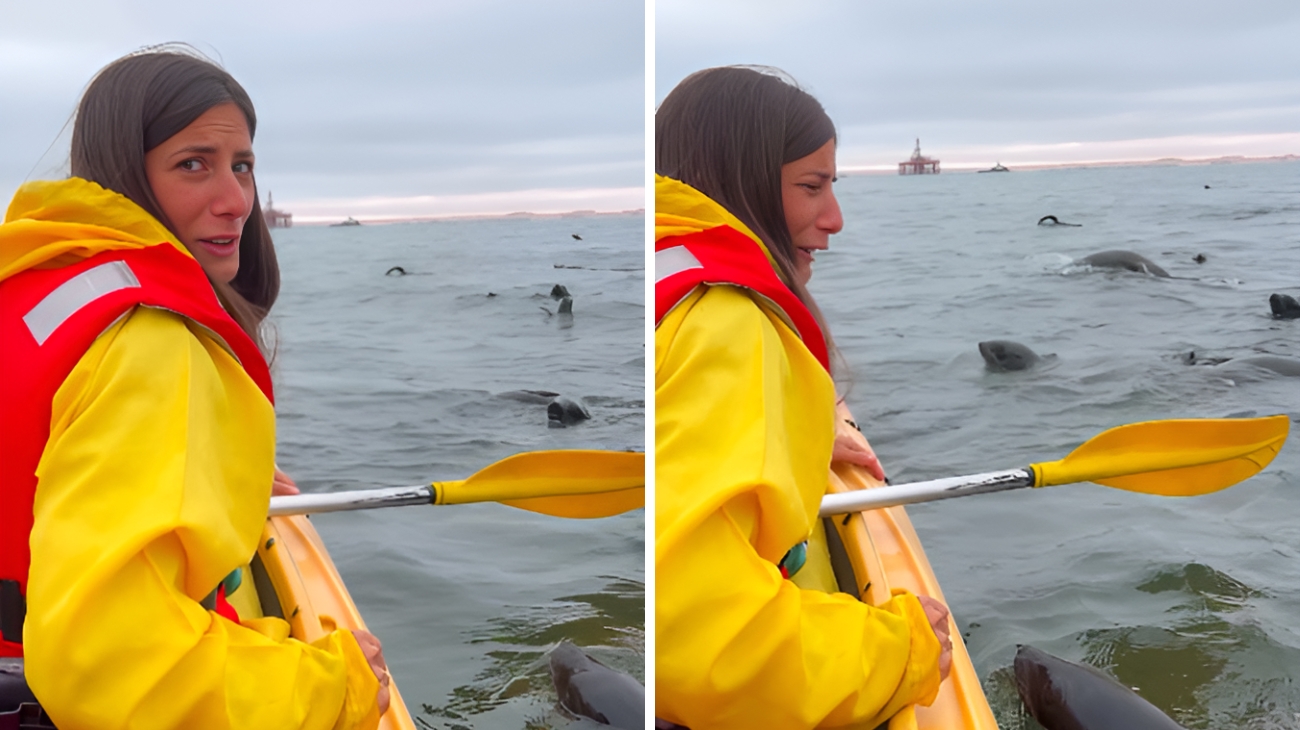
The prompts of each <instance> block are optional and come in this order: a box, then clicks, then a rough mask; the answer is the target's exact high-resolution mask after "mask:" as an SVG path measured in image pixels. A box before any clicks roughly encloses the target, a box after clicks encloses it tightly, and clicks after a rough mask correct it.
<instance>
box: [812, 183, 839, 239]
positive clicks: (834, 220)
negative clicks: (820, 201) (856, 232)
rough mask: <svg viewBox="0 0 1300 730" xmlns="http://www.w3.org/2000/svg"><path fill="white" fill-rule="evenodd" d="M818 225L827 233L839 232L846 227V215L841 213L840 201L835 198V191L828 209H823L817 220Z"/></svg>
mask: <svg viewBox="0 0 1300 730" xmlns="http://www.w3.org/2000/svg"><path fill="white" fill-rule="evenodd" d="M817 227H818V228H821V229H822V230H823V231H826V232H827V233H839V232H840V230H841V229H843V228H844V216H843V215H842V214H841V213H840V201H839V200H837V199H836V198H835V193H834V192H832V193H831V195H830V202H829V204H828V205H827V206H826V210H824V211H822V214H821V216H820V217H819V218H818V220H817Z"/></svg>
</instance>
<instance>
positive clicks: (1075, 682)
mask: <svg viewBox="0 0 1300 730" xmlns="http://www.w3.org/2000/svg"><path fill="white" fill-rule="evenodd" d="M1015 668H1016V690H1017V691H1018V692H1019V693H1020V701H1021V702H1024V703H1025V709H1027V710H1029V714H1030V715H1032V716H1033V718H1034V719H1035V720H1037V721H1038V724H1040V725H1042V726H1043V727H1044V728H1046V730H1186V729H1185V728H1184V727H1183V726H1182V725H1179V724H1178V723H1176V722H1174V721H1173V720H1172V719H1170V717H1169V716H1168V715H1166V714H1165V713H1163V712H1161V711H1160V710H1159V709H1158V708H1157V707H1156V706H1155V705H1153V704H1151V703H1150V702H1147V701H1146V700H1144V699H1142V697H1141V696H1139V695H1138V693H1136V692H1134V691H1133V690H1131V689H1129V688H1128V687H1125V686H1124V685H1122V684H1120V683H1119V682H1116V681H1115V680H1114V679H1111V678H1110V677H1109V676H1107V675H1106V674H1105V673H1103V672H1102V671H1100V670H1098V669H1095V668H1093V667H1090V666H1088V665H1086V664H1075V663H1074V662H1067V661H1065V660H1064V659H1060V658H1058V657H1054V656H1052V655H1051V654H1048V653H1047V652H1045V651H1039V650H1038V649H1035V648H1034V647H1032V646H1021V647H1020V648H1019V649H1018V650H1017V651H1016V663H1015Z"/></svg>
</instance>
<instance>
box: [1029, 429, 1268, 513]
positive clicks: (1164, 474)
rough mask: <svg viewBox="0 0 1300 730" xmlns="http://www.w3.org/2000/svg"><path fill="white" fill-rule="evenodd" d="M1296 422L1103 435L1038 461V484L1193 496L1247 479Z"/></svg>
mask: <svg viewBox="0 0 1300 730" xmlns="http://www.w3.org/2000/svg"><path fill="white" fill-rule="evenodd" d="M1290 427H1291V419H1290V418H1288V417H1287V416H1268V417H1266V418H1191V419H1184V420H1170V421H1146V422H1143V423H1130V424H1128V425H1126V426H1117V427H1115V428H1112V429H1110V430H1108V431H1103V432H1101V433H1099V434H1097V435H1096V436H1094V437H1093V438H1091V439H1089V440H1088V441H1086V442H1084V444H1083V445H1082V446H1080V447H1079V448H1077V449H1075V450H1074V451H1071V452H1070V454H1069V455H1068V456H1066V457H1065V458H1064V459H1061V460H1060V461H1050V462H1046V463H1043V464H1033V465H1032V466H1031V467H1030V468H1032V469H1033V470H1034V475H1035V483H1034V486H1036V487H1048V486H1053V485H1057V484H1073V483H1075V482H1096V483H1097V484H1103V485H1105V486H1108V487H1116V488H1118V489H1127V490H1128V491H1130V492H1144V493H1146V494H1158V495H1163V496H1166V497H1190V496H1193V495H1197V494H1208V493H1210V492H1217V491H1218V490H1220V489H1226V488H1227V487H1230V486H1232V485H1234V484H1236V483H1237V482H1240V481H1242V480H1244V479H1249V478H1250V477H1252V476H1254V475H1255V474H1257V473H1259V471H1260V470H1261V469H1263V468H1264V467H1266V466H1268V463H1269V462H1270V461H1272V460H1273V457H1275V456H1277V452H1278V451H1279V450H1281V448H1282V444H1283V443H1285V442H1286V436H1287V432H1288V431H1289V430H1290Z"/></svg>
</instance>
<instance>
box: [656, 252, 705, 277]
mask: <svg viewBox="0 0 1300 730" xmlns="http://www.w3.org/2000/svg"><path fill="white" fill-rule="evenodd" d="M702 268H704V265H703V264H701V263H700V260H699V259H697V258H695V254H693V253H691V252H690V251H687V250H686V247H685V246H673V247H672V248H665V249H664V250H662V251H655V283H656V284H658V283H659V282H661V281H663V280H664V279H667V278H668V277H670V276H672V275H673V274H680V273H682V272H683V271H688V270H690V269H702Z"/></svg>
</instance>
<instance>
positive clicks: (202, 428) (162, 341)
mask: <svg viewBox="0 0 1300 730" xmlns="http://www.w3.org/2000/svg"><path fill="white" fill-rule="evenodd" d="M154 245H161V246H168V245H170V246H175V247H176V248H177V249H179V250H181V251H183V252H184V251H185V248H184V246H182V245H180V244H179V243H176V242H175V237H174V236H172V234H171V233H169V232H168V231H167V230H166V229H165V228H163V226H162V225H160V224H159V223H158V222H157V221H156V220H155V219H154V218H152V217H151V216H149V215H148V214H147V213H145V212H144V211H143V210H141V209H140V208H139V207H138V206H137V205H135V204H134V203H132V202H131V201H129V200H128V199H126V198H125V197H123V196H121V195H118V194H117V193H114V192H110V191H107V190H104V189H103V188H101V187H100V186H98V185H95V184H94V183H90V182H87V181H85V180H81V179H78V178H72V179H69V180H64V181H59V182H34V183H30V184H28V185H25V186H23V188H21V189H20V190H19V191H18V193H17V194H16V195H15V197H14V200H13V202H12V204H11V205H10V207H9V210H8V212H7V214H6V216H5V222H4V224H3V225H0V280H4V279H5V278H7V277H9V276H12V275H14V274H17V273H19V272H21V271H24V270H26V269H28V268H30V267H42V268H50V267H56V266H61V265H67V264H69V263H73V262H76V261H79V260H82V259H84V258H86V257H89V256H91V255H94V254H96V253H99V252H102V251H106V250H113V249H126V248H141V247H146V246H154ZM187 253H188V252H187ZM274 451H275V414H274V412H273V410H272V407H271V404H270V403H269V402H268V401H267V399H266V397H265V396H264V395H263V394H262V392H261V391H260V390H259V389H258V388H257V386H256V385H255V384H254V383H253V381H252V379H251V378H249V376H248V375H247V374H246V373H245V372H244V370H243V368H242V367H241V366H240V365H239V363H238V362H237V361H236V360H235V359H234V358H233V357H231V356H230V355H229V354H228V353H227V352H226V350H225V349H223V348H222V347H221V346H220V345H219V344H217V343H216V341H215V340H213V339H212V338H211V337H210V336H209V335H208V334H206V331H205V330H203V329H202V328H200V327H198V326H197V325H195V324H194V323H192V322H189V321H187V320H186V319H184V318H182V317H180V316H179V315H176V314H172V313H169V312H163V311H160V310H157V309H150V308H144V307H137V308H136V309H134V310H132V312H131V313H130V314H129V315H128V316H126V317H123V318H122V319H120V320H118V322H116V323H115V324H114V325H113V326H111V327H110V328H109V329H108V330H107V331H105V332H104V333H103V334H102V335H100V336H99V338H98V339H97V340H95V342H94V344H93V345H92V346H91V347H90V349H89V350H88V351H87V352H86V354H85V355H84V356H83V357H82V358H81V360H80V361H79V362H78V363H77V365H76V366H75V368H74V369H73V370H72V372H71V374H70V375H69V376H68V378H67V379H66V380H65V381H64V383H63V385H62V386H61V387H60V388H59V390H58V391H57V393H56V394H55V397H54V403H53V414H52V418H51V431H50V438H49V441H48V442H47V444H46V447H45V451H44V453H43V455H42V457H41V462H40V466H39V467H38V470H37V474H38V476H39V479H40V482H39V487H38V489H37V491H36V497H35V505H34V517H35V522H34V526H33V529H32V534H31V541H30V545H31V569H30V574H29V581H28V590H27V619H26V623H25V626H24V633H23V650H24V653H25V662H26V674H27V680H28V683H29V684H30V686H31V688H32V690H33V692H34V693H35V694H36V696H37V698H38V699H39V700H40V701H41V704H42V705H43V706H44V708H45V710H46V712H47V713H48V714H49V715H50V717H51V718H52V719H53V720H54V722H55V723H56V724H57V725H58V726H59V727H60V728H61V730H77V729H78V728H94V729H95V730H107V729H110V728H140V729H144V728H159V729H161V728H213V729H216V728H239V729H240V730H253V729H255V728H267V729H268V730H271V729H274V730H285V729H287V728H322V729H327V730H328V729H329V728H338V729H343V728H374V727H376V726H377V724H378V709H377V707H376V703H375V695H376V693H377V691H378V687H379V685H378V682H377V681H376V679H375V676H374V674H373V672H372V671H371V670H370V668H369V665H368V663H367V662H366V659H365V656H364V655H363V654H362V652H361V649H360V647H359V646H358V645H357V642H356V639H355V638H353V636H352V634H351V633H350V632H347V631H336V632H334V633H332V634H330V635H329V636H327V637H325V638H324V639H322V640H320V641H318V642H316V644H314V645H308V644H304V643H302V642H299V641H297V640H294V639H287V638H286V636H287V635H288V625H287V624H286V623H285V622H284V621H282V620H280V619H274V618H263V619H251V620H249V621H247V622H246V623H245V625H237V624H235V623H233V622H231V621H228V620H226V619H224V618H220V617H218V616H217V614H216V613H214V612H211V611H207V610H205V609H204V608H203V607H202V606H200V605H199V601H200V600H201V599H202V598H203V597H204V596H205V595H207V594H208V593H209V592H211V591H212V590H213V588H214V587H215V586H216V585H217V583H218V582H219V581H221V579H222V578H223V577H224V576H226V575H227V574H229V573H230V572H231V571H232V570H234V569H235V568H237V567H239V566H240V565H242V564H244V563H246V562H247V561H248V559H249V557H250V556H251V555H252V554H253V552H254V550H255V549H256V544H257V540H258V538H259V537H260V535H261V529H262V524H263V522H264V521H265V519H266V511H267V505H268V499H269V497H270V488H271V477H272V473H273V470H274V464H273V460H274Z"/></svg>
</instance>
